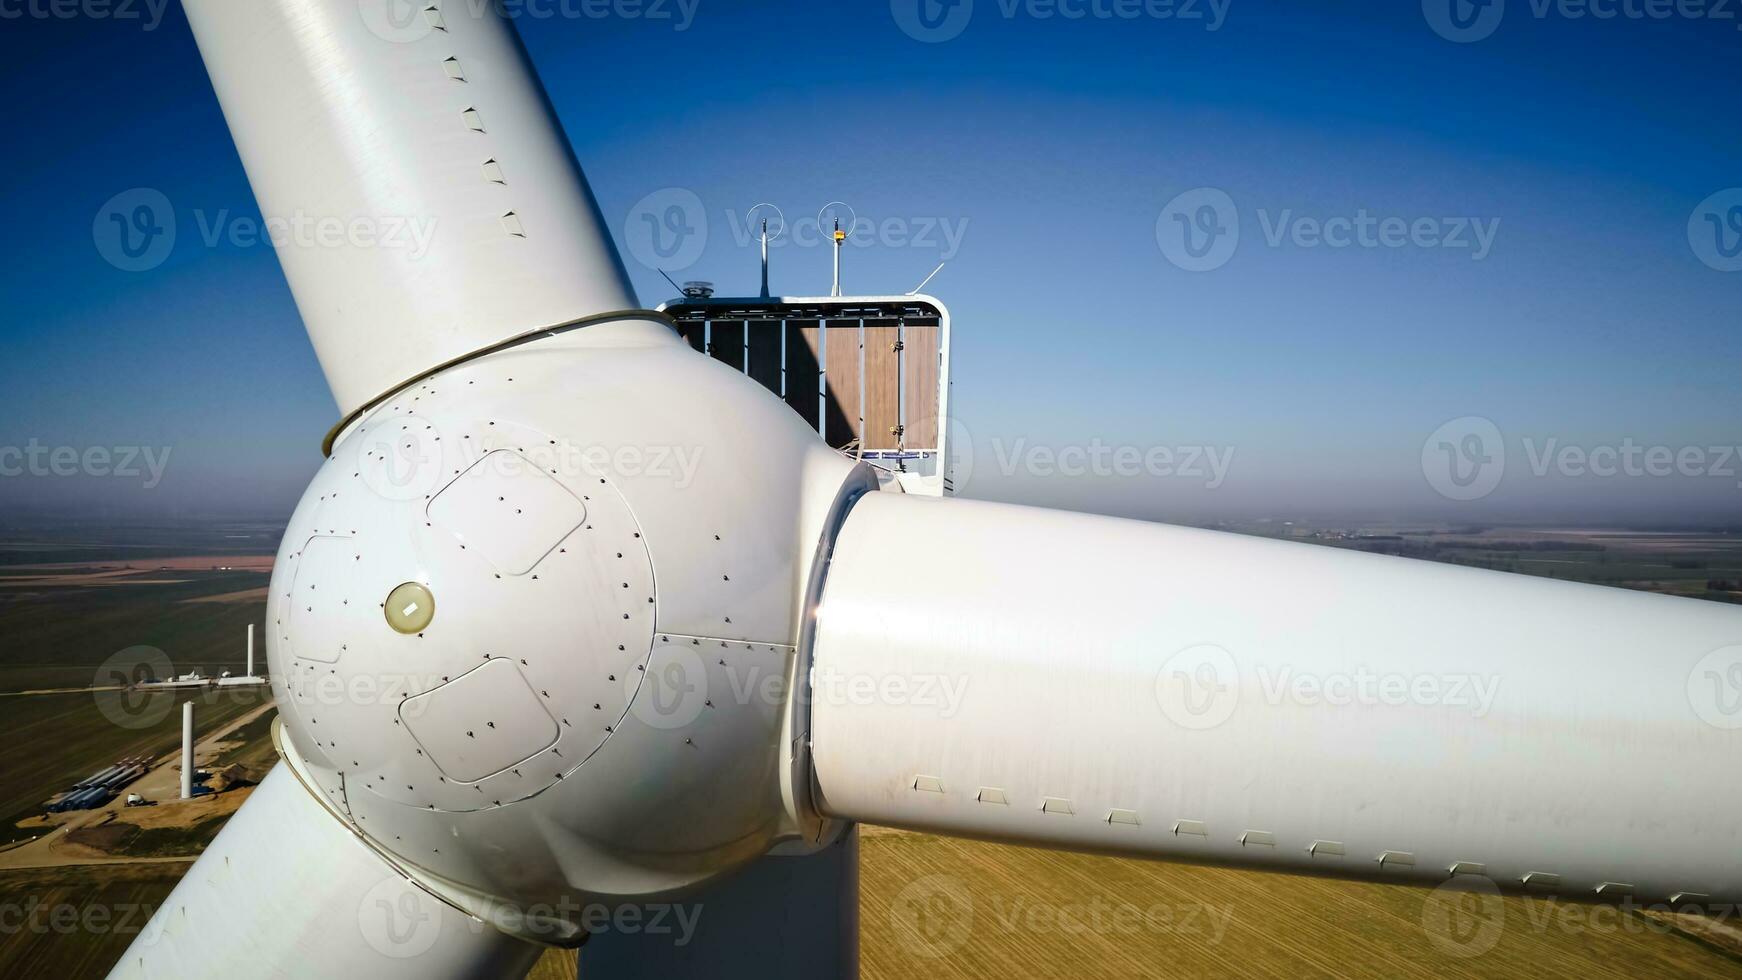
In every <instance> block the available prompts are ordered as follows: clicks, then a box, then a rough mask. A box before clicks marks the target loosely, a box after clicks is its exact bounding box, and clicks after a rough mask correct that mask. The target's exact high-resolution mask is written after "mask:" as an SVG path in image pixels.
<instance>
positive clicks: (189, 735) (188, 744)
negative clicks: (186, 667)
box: [181, 627, 253, 800]
mask: <svg viewBox="0 0 1742 980" xmlns="http://www.w3.org/2000/svg"><path fill="white" fill-rule="evenodd" d="M249 636H250V637H252V636H253V627H250V628H249ZM193 797H194V703H193V701H192V700H188V701H183V702H182V704H181V798H182V799H184V800H191V799H193Z"/></svg>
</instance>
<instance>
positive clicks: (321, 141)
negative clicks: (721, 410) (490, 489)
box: [185, 0, 637, 415]
mask: <svg viewBox="0 0 1742 980" xmlns="http://www.w3.org/2000/svg"><path fill="white" fill-rule="evenodd" d="M185 6H186V7H187V14H188V22H189V23H190V24H191V25H192V26H193V30H194V36H195V38H196V39H197V40H198V42H199V47H200V54H201V56H202V57H203V58H204V59H205V62H206V69H207V71H208V72H210V74H211V76H212V84H213V86H214V87H215V88H216V89H217V92H218V101H219V102H220V103H221V104H222V105H223V109H224V117H225V119H226V120H228V122H229V124H230V132H231V134H232V135H233V136H234V137H235V141H236V149H237V151H238V152H239V153H240V154H241V156H242V163H243V165H244V166H245V167H246V168H247V170H248V180H249V183H250V184H252V185H253V188H254V196H255V197H256V198H257V199H258V201H259V203H260V211H261V214H262V215H263V216H264V217H265V218H266V219H267V226H268V231H269V232H270V233H271V234H272V236H273V241H274V244H275V246H276V247H277V250H278V259H279V262H280V263H281V264H282V265H283V266H284V275H285V278H286V279H287V280H289V282H290V288H291V292H292V293H293V294H295V296H296V303H297V307H298V309H299V310H300V311H301V313H302V318H303V321H304V322H305V323H306V324H307V326H308V332H309V337H310V339H312V340H313V341H314V346H315V353H316V354H318V355H319V357H320V361H321V367H322V368H323V369H324V370H325V371H326V375H327V381H328V383H329V384H330V385H331V386H332V389H333V396H334V398H336V399H337V401H338V403H339V409H340V411H341V412H342V413H343V414H345V415H350V414H352V413H353V412H355V411H357V410H358V409H359V408H362V407H363V406H365V405H367V404H368V403H369V402H371V401H373V400H375V399H377V398H379V397H381V396H382V395H384V394H386V393H387V392H388V391H389V390H391V389H393V388H395V387H397V386H399V385H401V384H403V383H405V382H407V381H410V380H413V379H414V378H416V377H418V376H420V375H422V374H424V373H426V372H428V371H429V370H431V369H433V368H435V367H437V366H439V365H442V364H445V363H447V362H449V361H452V360H454V359H455V358H459V357H463V356H465V355H467V354H471V353H473V352H476V351H478V350H481V349H484V348H487V347H490V346H492V345H494V344H498V343H501V342H503V341H505V340H508V339H510V338H513V337H516V336H519V335H521V334H524V333H527V332H529V331H534V330H538V329H540V328H544V327H553V326H559V325H562V324H565V323H570V322H573V321H575V320H579V319H582V318H585V317H588V316H592V315H595V314H600V313H606V312H613V311H618V310H625V309H632V308H634V307H635V306H636V305H637V303H636V300H635V294H634V291H633V290H632V289H631V288H630V286H629V282H628V278H627V276H626V275H625V273H624V271H623V266H622V262H621V260H620V259H619V258H618V256H617V251H616V248H615V247H614V246H613V245H612V243H611V238H610V235H609V234H608V233H607V232H606V230H605V228H604V226H603V223H602V221H601V219H600V216H599V210H598V206H597V205H596V204H595V203H594V201H593V196H592V192H591V191H590V190H588V188H587V183H586V179H585V178H584V177H583V176H582V174H581V169H580V166H579V165H578V164H577V163H576V162H575V158H574V154H573V152H572V151H571V149H570V147H569V143H568V140H567V139H566V138H565V137H564V135H563V133H562V129H561V127H560V126H559V125H558V123H557V120H556V117H555V115H554V113H553V112H552V111H551V108H550V104H549V102H548V101H547V100H546V98H545V95H544V90H543V89H542V87H540V85H539V82H538V78H537V76H536V75H534V73H533V71H532V67H531V65H530V64H529V63H528V61H527V58H526V53H525V51H524V50H523V49H522V47H521V44H520V38H519V36H518V35H517V34H516V33H515V31H514V28H513V26H512V25H510V24H509V23H508V22H507V21H506V20H505V19H504V18H503V16H502V13H501V10H500V7H499V5H498V4H494V3H435V2H427V3H426V2H418V3H406V2H404V0H249V2H247V3H237V2H235V0H186V3H185Z"/></svg>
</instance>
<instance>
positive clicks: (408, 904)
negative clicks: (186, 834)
mask: <svg viewBox="0 0 1742 980" xmlns="http://www.w3.org/2000/svg"><path fill="white" fill-rule="evenodd" d="M540 952H542V949H541V947H538V946H534V945H532V944H530V943H525V942H521V941H520V940H518V939H511V938H509V937H507V936H505V935H503V934H502V933H500V932H497V931H496V930H495V929H493V928H491V927H489V926H487V925H485V924H483V923H481V922H479V921H477V920H476V919H473V918H472V917H471V916H468V915H466V914H464V913H462V912H459V911H457V910H455V909H454V908H452V907H451V906H448V905H446V904H444V903H443V902H441V901H439V900H437V899H435V898H434V897H432V896H431V895H429V894H428V893H426V892H424V891H422V890H420V889H418V888H416V887H415V886H413V885H411V884H410V883H409V882H407V881H406V880H405V878H403V877H402V876H400V875H399V873H398V872H396V871H394V870H393V868H392V867H391V866H390V865H389V864H388V863H387V862H386V861H384V860H382V859H381V857H380V856H379V855H378V854H377V853H376V852H375V851H373V850H371V849H370V848H369V847H368V846H366V845H365V844H364V843H363V842H362V841H361V840H360V839H358V837H357V836H356V835H355V834H353V833H351V831H349V830H347V829H346V828H345V826H344V825H343V824H341V823H340V822H339V821H338V819H337V818H335V817H334V816H333V815H332V814H330V813H328V812H327V811H326V809H325V808H324V807H323V806H322V805H321V803H320V801H318V800H316V799H315V798H314V796H313V795H312V794H310V793H309V791H308V790H307V789H305V788H304V787H303V785H302V784H301V783H299V782H298V781H297V779H296V776H295V774H294V773H292V772H291V771H290V768H289V766H287V765H285V764H283V763H280V764H278V765H277V766H274V767H273V769H272V771H271V772H270V773H268V774H267V776H266V779H265V780H263V781H262V782H261V783H260V785H259V786H258V787H256V788H255V790H254V793H253V795H252V796H251V797H249V799H248V801H247V802H246V803H244V804H243V805H242V809H241V810H239V811H238V812H237V813H236V815H235V816H234V817H231V818H230V822H229V823H227V824H225V825H224V829H223V830H222V831H220V832H219V834H218V836H217V839H216V840H214V841H212V843H211V846H209V847H207V848H206V850H205V852H204V853H203V854H201V855H200V859H199V860H198V861H196V862H194V865H193V867H192V868H190V869H188V873H187V874H186V876H184V877H183V878H182V880H181V882H180V883H179V884H177V885H176V886H175V890H174V891H172V892H170V894H169V897H168V898H167V899H165V900H164V903H163V904H162V905H161V906H159V907H158V909H157V912H156V913H155V914H154V915H153V916H152V917H151V921H150V923H149V924H148V925H147V926H146V927H145V929H144V930H143V931H142V932H140V934H139V936H138V937H137V938H136V939H134V941H133V943H132V945H131V946H129V947H128V949H127V952H126V954H125V955H124V956H122V957H121V960H120V962H118V963H116V964H115V969H114V970H113V971H112V972H111V973H110V976H111V977H126V978H153V980H156V978H164V980H188V978H199V977H212V978H219V977H261V976H270V977H384V978H398V977H403V978H406V980H414V978H421V980H440V978H444V977H454V978H459V977H480V976H490V977H519V976H525V975H526V971H527V970H529V969H531V967H532V964H533V963H534V962H535V961H536V960H537V959H538V956H539V954H540Z"/></svg>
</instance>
